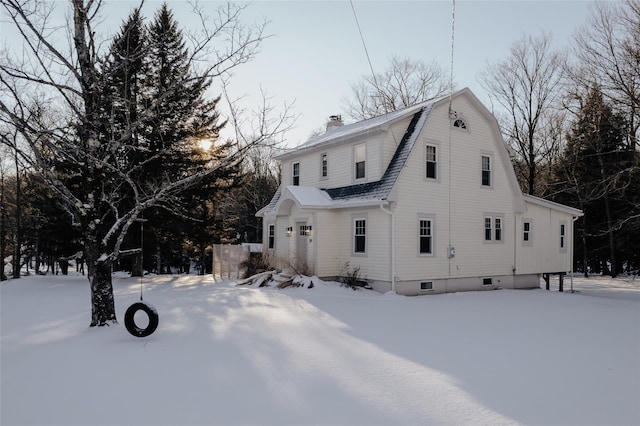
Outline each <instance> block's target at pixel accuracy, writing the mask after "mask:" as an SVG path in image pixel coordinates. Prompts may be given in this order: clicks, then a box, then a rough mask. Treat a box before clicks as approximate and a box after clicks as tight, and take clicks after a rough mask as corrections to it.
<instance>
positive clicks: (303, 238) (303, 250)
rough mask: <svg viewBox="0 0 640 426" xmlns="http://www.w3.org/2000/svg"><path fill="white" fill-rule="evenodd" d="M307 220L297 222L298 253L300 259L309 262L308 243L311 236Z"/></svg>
mask: <svg viewBox="0 0 640 426" xmlns="http://www.w3.org/2000/svg"><path fill="white" fill-rule="evenodd" d="M306 230H307V222H296V231H297V240H296V255H297V256H298V259H297V260H298V261H300V262H304V263H305V264H306V263H307V244H308V243H309V237H307V232H306Z"/></svg>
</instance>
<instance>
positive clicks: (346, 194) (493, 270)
mask: <svg viewBox="0 0 640 426" xmlns="http://www.w3.org/2000/svg"><path fill="white" fill-rule="evenodd" d="M278 160H279V161H280V162H281V164H282V179H281V185H280V187H279V189H278V190H277V192H276V193H275V195H274V196H273V199H272V200H271V202H270V203H269V205H267V206H266V207H264V208H263V209H261V210H260V211H259V212H258V213H257V215H258V216H262V217H263V219H264V220H263V237H264V238H263V241H264V250H265V251H268V252H269V254H271V255H272V256H274V257H276V258H279V259H283V260H285V263H286V261H289V262H294V261H296V260H297V261H300V260H301V261H302V262H306V264H307V265H308V267H309V269H310V271H311V272H312V273H313V274H315V275H317V276H319V277H321V278H335V277H338V276H340V275H342V274H344V265H345V263H347V262H348V265H349V268H350V269H351V270H353V269H354V268H358V267H359V268H360V279H362V280H365V281H367V283H368V284H369V285H370V286H371V287H373V288H374V289H375V290H378V291H381V292H386V291H390V290H392V291H395V292H397V293H399V294H405V295H417V294H424V293H443V292H454V291H463V290H480V289H493V288H498V287H503V288H532V287H538V286H539V282H540V275H541V274H544V273H563V272H567V271H570V270H571V262H572V256H571V253H572V250H573V241H572V238H573V222H574V220H575V219H576V218H577V217H579V216H581V215H582V212H581V211H580V210H576V209H573V208H571V207H567V206H563V205H560V204H556V203H553V202H550V201H546V200H543V199H540V198H536V197H531V196H528V195H523V194H522V192H521V190H520V188H519V186H518V183H517V181H516V177H515V174H514V171H513V168H512V166H511V162H510V159H509V155H508V153H507V150H506V148H505V145H504V142H503V140H502V137H501V135H500V131H499V129H498V125H497V122H496V120H495V118H494V117H493V115H492V114H491V113H490V112H489V111H488V110H487V109H486V108H485V107H484V105H482V103H481V102H480V101H479V100H478V99H477V98H476V96H475V95H474V94H473V93H472V92H471V91H470V90H469V89H462V90H460V91H457V92H455V93H453V94H452V95H451V96H445V97H441V98H437V99H433V100H430V101H426V102H423V103H420V104H418V105H415V106H412V107H408V108H405V109H402V110H399V111H396V112H392V113H389V114H385V115H383V116H380V117H376V118H372V119H369V120H364V121H361V122H358V123H354V124H350V125H342V122H341V120H340V117H337V116H334V117H331V121H330V122H329V124H328V125H327V132H326V133H324V134H322V135H320V136H317V137H315V138H312V139H311V140H309V141H307V142H306V143H304V144H302V145H300V146H298V147H297V148H295V149H293V150H291V151H288V152H286V153H284V154H282V155H280V156H279V157H278Z"/></svg>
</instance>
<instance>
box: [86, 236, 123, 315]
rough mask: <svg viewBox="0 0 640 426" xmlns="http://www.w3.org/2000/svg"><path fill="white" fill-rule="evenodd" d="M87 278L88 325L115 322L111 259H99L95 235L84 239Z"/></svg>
mask: <svg viewBox="0 0 640 426" xmlns="http://www.w3.org/2000/svg"><path fill="white" fill-rule="evenodd" d="M85 254H86V257H87V266H88V268H87V270H88V274H87V275H88V278H89V283H90V288H91V324H90V327H95V326H104V325H109V324H110V323H111V324H116V323H117V320H116V309H115V302H114V297H113V285H112V283H111V261H110V260H108V259H105V260H102V259H100V256H101V254H100V249H99V247H98V244H97V243H96V242H95V236H89V237H88V238H86V239H85Z"/></svg>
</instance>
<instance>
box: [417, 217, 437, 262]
mask: <svg viewBox="0 0 640 426" xmlns="http://www.w3.org/2000/svg"><path fill="white" fill-rule="evenodd" d="M423 221H425V222H429V228H428V229H429V235H428V236H427V237H428V238H429V251H428V252H423V251H421V250H422V237H423V235H422V222H423ZM434 255H435V220H434V218H433V216H426V215H420V216H418V256H420V257H433V256H434Z"/></svg>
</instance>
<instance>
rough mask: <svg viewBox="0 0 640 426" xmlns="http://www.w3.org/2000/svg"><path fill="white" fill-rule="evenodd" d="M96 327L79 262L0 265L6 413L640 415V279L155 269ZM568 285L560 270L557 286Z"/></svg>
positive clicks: (144, 420) (110, 420)
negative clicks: (286, 281) (32, 271)
mask: <svg viewBox="0 0 640 426" xmlns="http://www.w3.org/2000/svg"><path fill="white" fill-rule="evenodd" d="M114 286H115V293H116V303H117V306H116V308H117V312H118V315H119V320H120V322H121V324H120V325H117V326H112V327H105V328H101V329H89V328H88V324H89V320H90V312H89V308H90V307H89V287H88V282H87V280H86V278H85V277H82V276H68V277H63V276H45V277H25V278H21V279H20V280H12V281H9V282H3V283H2V284H1V287H0V298H1V309H2V310H1V313H0V319H1V326H0V327H1V340H0V344H1V365H0V367H1V370H0V374H1V388H0V392H1V406H0V412H1V417H0V424H2V425H3V426H12V425H26V424H29V425H84V426H86V425H99V424H100V425H180V426H183V425H184V426H186V425H247V424H255V425H306V424H317V425H431V424H437V425H441V424H452V425H479V424H491V425H496V424H529V425H589V424H592V425H638V424H640V403H639V401H640V279H636V280H635V281H632V280H630V279H619V280H609V279H603V278H593V279H589V280H585V279H582V278H576V279H575V281H574V288H575V289H576V290H578V292H576V293H573V294H570V293H559V292H557V291H556V290H557V285H556V287H555V288H554V289H553V290H554V291H545V290H542V289H540V290H531V291H524V290H521V291H514V290H498V291H487V292H469V293H456V294H445V295H434V296H425V297H403V296H392V295H381V294H378V293H375V292H372V291H368V290H360V291H352V290H349V289H346V288H341V287H339V286H338V285H337V284H333V283H322V282H316V283H315V286H314V288H313V289H301V288H289V289H285V290H277V289H273V288H267V289H264V288H263V289H256V288H247V287H236V286H234V285H233V284H232V283H231V282H228V281H227V282H221V283H220V282H219V283H215V282H214V281H213V280H212V279H211V278H210V277H197V276H159V277H153V278H149V277H147V278H145V280H144V286H145V293H144V298H145V301H146V302H149V303H151V304H153V305H154V306H155V307H156V308H157V310H158V312H159V315H160V325H159V327H158V330H157V331H156V332H155V333H154V334H153V335H151V336H150V337H147V338H142V339H141V338H136V337H133V336H131V335H130V334H128V333H127V331H126V329H125V327H124V325H123V324H122V322H123V319H124V311H125V310H126V308H127V307H128V306H129V305H130V304H132V303H133V302H135V301H137V300H138V299H139V292H140V287H139V281H138V280H137V279H131V278H115V279H114ZM568 288H569V283H568V280H567V282H566V284H565V289H568Z"/></svg>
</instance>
